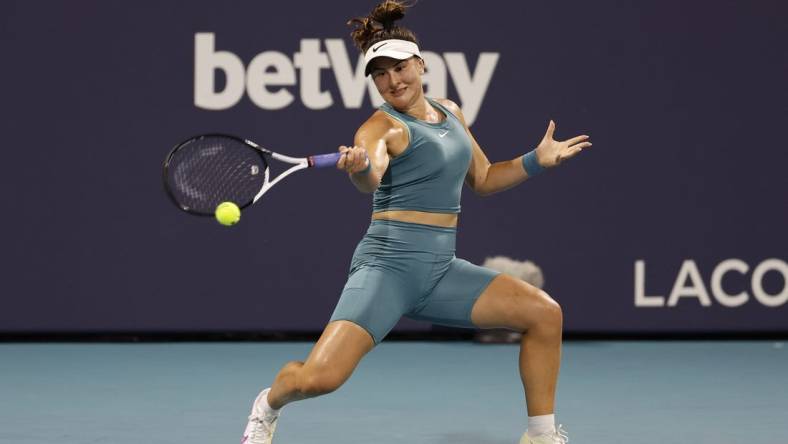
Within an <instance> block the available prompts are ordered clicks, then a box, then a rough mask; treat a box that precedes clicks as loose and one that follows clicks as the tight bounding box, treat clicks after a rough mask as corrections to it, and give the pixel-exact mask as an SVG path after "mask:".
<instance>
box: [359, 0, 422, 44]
mask: <svg viewBox="0 0 788 444" xmlns="http://www.w3.org/2000/svg"><path fill="white" fill-rule="evenodd" d="M408 7H410V5H408V4H405V3H402V2H400V1H397V0H383V1H382V2H381V3H380V4H379V5H377V6H376V7H375V9H373V10H372V12H371V13H369V15H367V16H365V17H356V18H353V19H350V20H349V21H348V22H347V24H348V25H349V26H350V27H352V28H353V30H352V31H351V32H350V36H351V38H352V39H353V43H355V44H356V47H357V48H358V49H359V50H360V51H361V52H364V51H366V50H367V48H369V46H370V45H372V44H373V43H376V42H379V41H381V40H385V39H400V40H408V41H411V42H413V43H416V44H418V41H417V39H416V36H415V35H414V34H413V32H412V31H410V30H408V29H406V28H403V27H401V26H395V25H394V22H396V21H397V20H400V19H402V18H403V17H405V9H407V8H408Z"/></svg>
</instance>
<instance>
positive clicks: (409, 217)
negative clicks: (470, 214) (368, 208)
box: [372, 210, 457, 227]
mask: <svg viewBox="0 0 788 444" xmlns="http://www.w3.org/2000/svg"><path fill="white" fill-rule="evenodd" d="M372 220H394V221H398V222H410V223H412V224H423V225H435V226H437V227H456V226H457V214H456V213H430V212H426V211H411V210H394V211H380V212H378V213H372Z"/></svg>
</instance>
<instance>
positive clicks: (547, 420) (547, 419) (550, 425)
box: [528, 414, 555, 438]
mask: <svg viewBox="0 0 788 444" xmlns="http://www.w3.org/2000/svg"><path fill="white" fill-rule="evenodd" d="M551 432H555V415H554V414H551V415H539V416H529V417H528V436H530V437H531V438H536V437H537V436H539V435H544V434H545V433H551Z"/></svg>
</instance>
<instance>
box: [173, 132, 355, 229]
mask: <svg viewBox="0 0 788 444" xmlns="http://www.w3.org/2000/svg"><path fill="white" fill-rule="evenodd" d="M339 157H340V153H338V152H336V153H330V154H319V155H316V156H309V157H303V158H301V157H290V156H284V155H282V154H278V153H275V152H273V151H269V150H267V149H265V148H263V147H261V146H259V145H257V144H256V143H254V142H252V141H250V140H245V139H241V138H240V137H235V136H230V135H227V134H204V135H201V136H195V137H192V138H191V139H189V140H186V141H184V142H181V143H179V144H178V145H176V146H175V148H173V149H172V150H171V151H170V153H169V154H168V155H167V158H166V159H165V160H164V188H165V189H166V190H167V194H168V195H169V196H170V198H171V199H172V201H173V202H174V203H175V205H176V206H177V207H178V208H180V209H181V210H183V211H186V212H187V213H190V214H195V215H199V216H213V215H214V211H216V207H217V206H218V205H219V204H220V203H222V202H233V203H235V204H236V205H238V207H239V208H242V209H243V208H246V207H248V206H250V205H252V204H253V203H255V202H257V201H258V200H259V199H260V198H261V197H262V196H263V194H265V193H266V192H267V191H268V190H270V189H271V187H273V186H274V185H276V184H277V183H279V182H280V181H281V180H282V179H284V178H285V177H287V176H289V175H291V174H293V173H294V172H296V171H299V170H303V169H306V168H312V167H315V168H323V167H332V166H334V165H335V164H336V163H337V161H338V160H339ZM271 159H275V160H278V161H281V162H284V163H287V164H290V165H293V166H291V167H290V168H289V169H287V170H285V171H284V172H282V173H281V174H279V175H278V176H277V177H276V178H274V179H273V180H272V179H271V177H270V175H271V172H270V168H269V166H268V163H269V161H270V160H271Z"/></svg>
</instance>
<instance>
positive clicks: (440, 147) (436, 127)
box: [372, 99, 472, 213]
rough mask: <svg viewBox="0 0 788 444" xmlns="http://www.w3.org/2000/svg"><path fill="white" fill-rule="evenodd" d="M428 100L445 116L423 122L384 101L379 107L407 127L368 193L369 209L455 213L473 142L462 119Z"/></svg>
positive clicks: (458, 209)
mask: <svg viewBox="0 0 788 444" xmlns="http://www.w3.org/2000/svg"><path fill="white" fill-rule="evenodd" d="M427 100H429V102H430V104H431V105H432V106H433V107H435V108H436V109H439V110H440V111H442V112H443V114H445V115H446V119H445V120H444V121H443V122H440V123H428V122H425V121H423V120H419V119H416V118H414V117H412V116H409V115H407V114H403V113H400V112H399V111H397V110H395V109H394V108H393V107H392V106H391V105H389V104H388V103H384V104H383V106H381V107H380V110H381V111H383V112H385V113H386V114H388V115H390V116H392V117H394V118H395V119H397V120H398V121H399V122H401V123H402V124H403V125H405V127H406V128H407V129H408V133H409V137H408V138H409V140H410V143H409V144H408V146H407V148H405V151H403V152H402V154H400V155H399V156H397V157H395V158H392V159H391V161H390V162H389V167H388V169H387V170H386V173H385V174H384V175H383V178H382V179H381V181H380V186H379V187H378V189H377V190H376V191H375V194H374V195H373V198H372V211H373V212H375V213H377V212H380V211H390V210H415V211H429V212H435V213H459V212H460V195H461V192H462V184H463V182H464V181H465V175H466V173H467V172H468V167H470V164H471V154H472V146H471V140H470V138H469V137H468V134H467V133H466V132H465V127H464V126H463V125H462V122H460V120H459V119H458V118H457V117H456V116H455V115H454V114H453V113H452V112H451V111H449V110H448V109H446V108H445V107H444V106H442V105H441V104H439V103H437V102H435V101H434V100H431V99H427Z"/></svg>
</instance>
